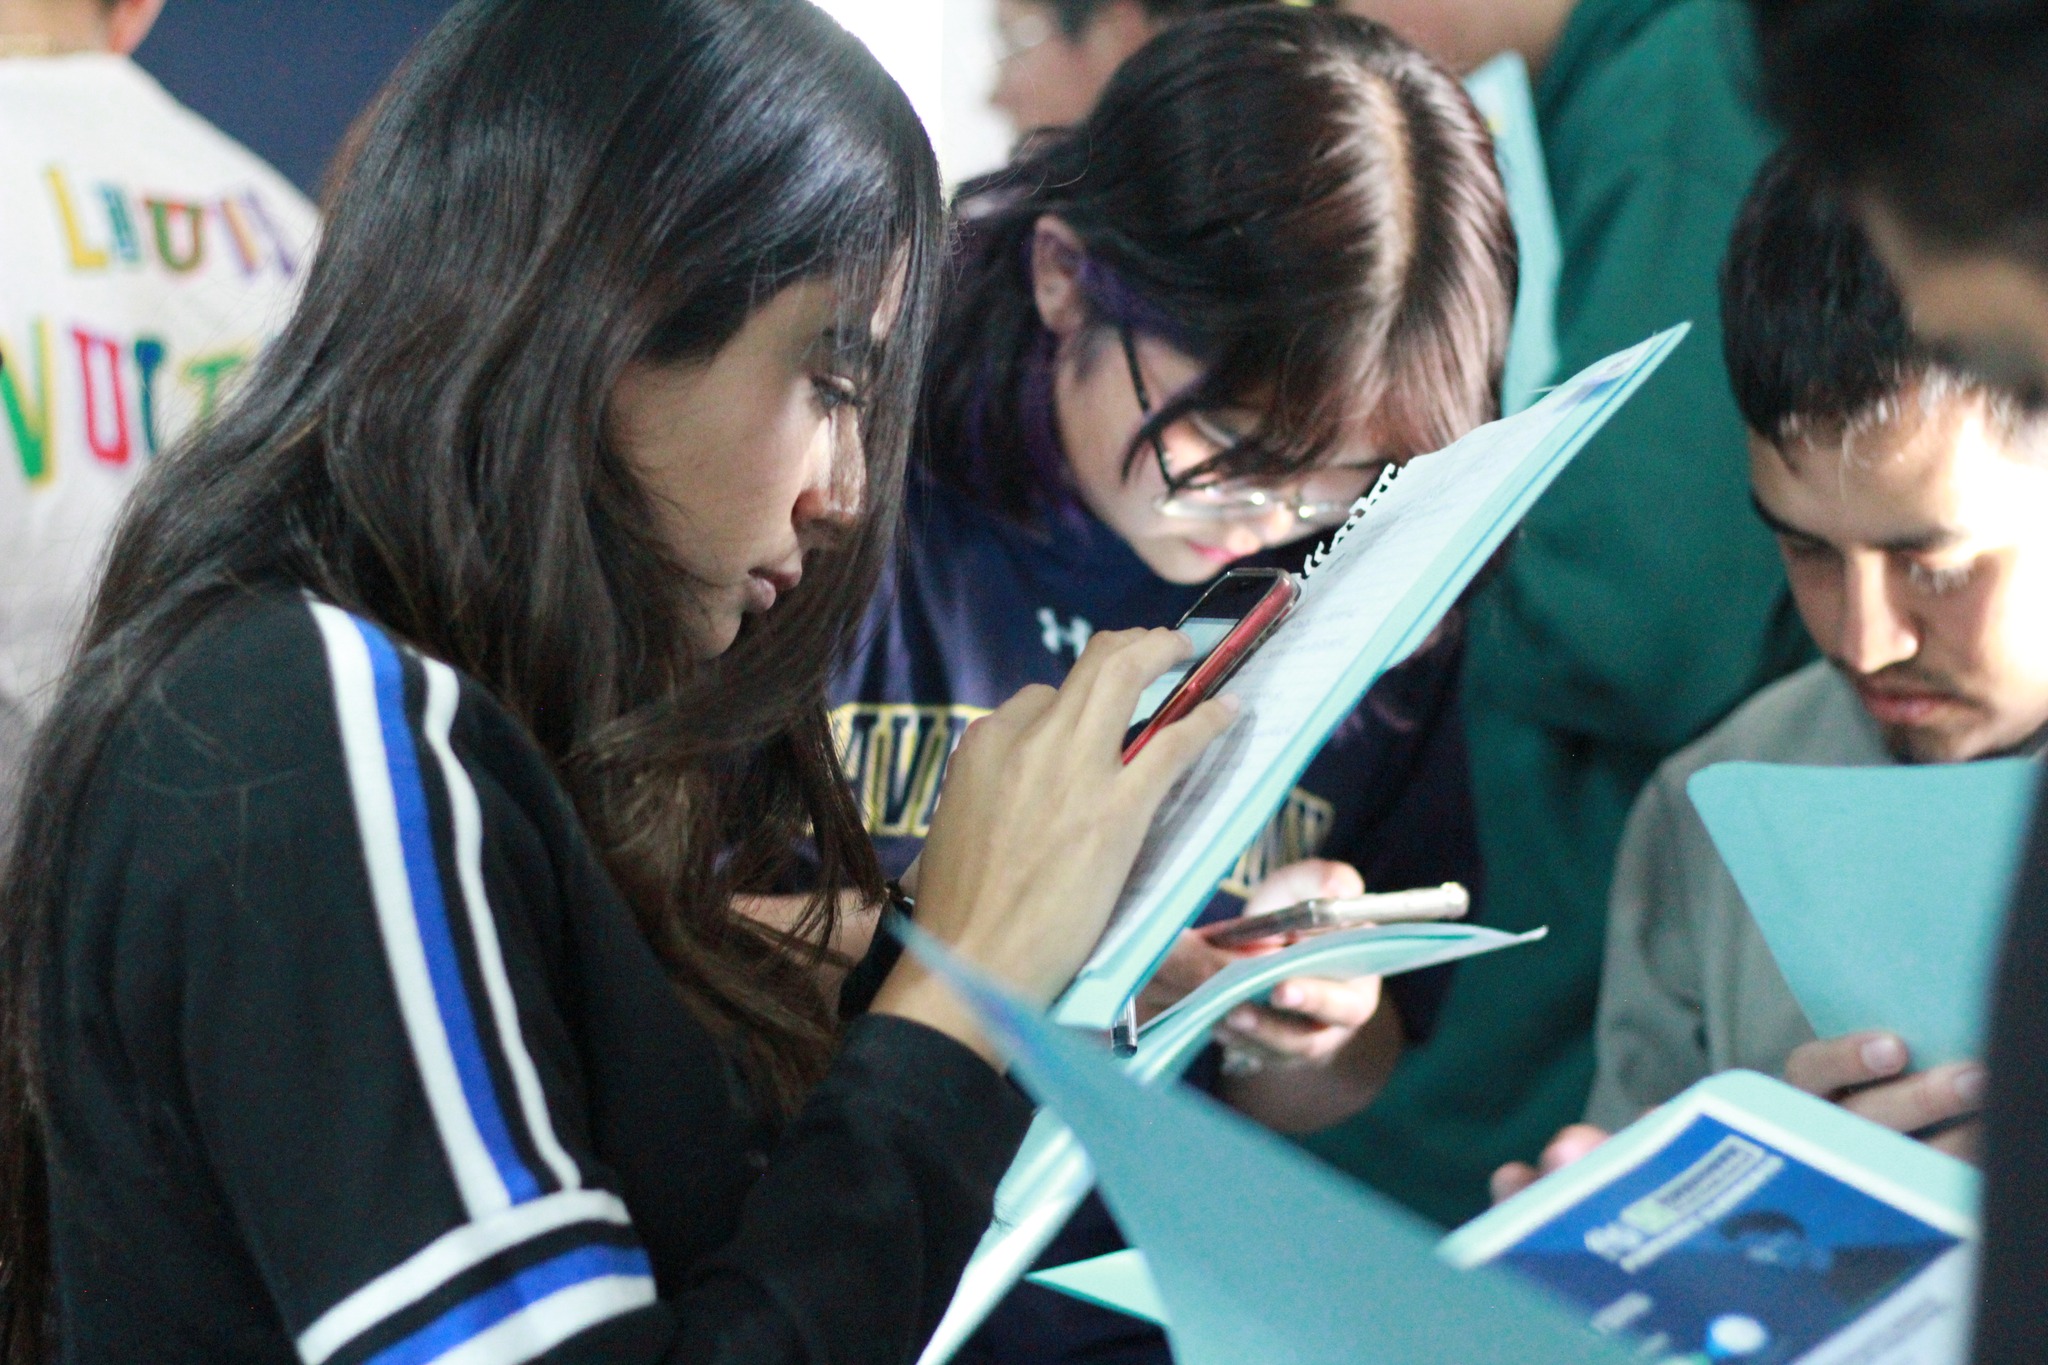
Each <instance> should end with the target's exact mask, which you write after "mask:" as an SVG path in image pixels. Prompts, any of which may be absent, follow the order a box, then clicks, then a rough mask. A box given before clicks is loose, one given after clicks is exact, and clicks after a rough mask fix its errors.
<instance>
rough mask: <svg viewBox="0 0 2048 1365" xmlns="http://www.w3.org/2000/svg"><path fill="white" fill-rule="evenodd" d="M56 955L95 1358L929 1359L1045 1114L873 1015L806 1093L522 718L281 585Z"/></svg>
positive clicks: (188, 677)
mask: <svg viewBox="0 0 2048 1365" xmlns="http://www.w3.org/2000/svg"><path fill="white" fill-rule="evenodd" d="M45 973H46V975H45V980H44V987H45V993H44V996H43V1004H42V1027H43V1030H44V1033H43V1048H44V1060H45V1066H46V1071H47V1076H48V1083H49V1131H48V1141H49V1168H50V1184H51V1196H50V1197H51V1211H52V1226H53V1238H54V1254H55V1258H56V1264H57V1273H58V1305H57V1309H58V1328H59V1332H60V1334H61V1339H62V1342H63V1352H64V1356H65V1358H66V1359H68V1360H76V1361H95V1362H97V1361H122V1362H129V1361H177V1362H184V1361H190V1362H207V1363H208V1365H220V1363H222V1362H243V1361H246V1362H273V1361H275V1362H286V1361H300V1362H305V1365H326V1363H327V1362H334V1365H356V1363H357V1362H376V1363H377V1365H415V1363H417V1365H424V1363H425V1362H429V1361H446V1362H450V1365H455V1363H456V1362H460V1363H461V1365H515V1363H516V1362H524V1361H548V1362H565V1363H566V1362H654V1361H692V1362H695V1361H719V1362H725V1361H732V1362H740V1361H747V1362H753V1361H777V1362H779V1361H826V1360H830V1361H833V1362H877V1365H879V1363H880V1362H900V1361H905V1360H908V1359H910V1358H911V1357H912V1356H913V1355H914V1354H915V1350H916V1347H917V1345H918V1343H919V1342H921V1341H922V1339H923V1338H924V1336H925V1335H926V1334H928V1332H929V1331H930V1329H931V1328H932V1326H933V1325H934V1324H935V1323H936V1321H937V1318H938V1315H939V1314H940V1313H941V1312H942V1311H943V1309H944V1306H945V1303H946V1300H947V1298H948V1296H949V1294H950V1292H951V1289H952V1286H953V1283H954V1280H955V1278H956V1277H957V1275H958V1272H959V1269H960V1267H961V1266H962V1265H963V1264H964V1263H965V1260H966V1258H967V1255H968V1253H969V1252H970V1251H971V1250H972V1248H973V1246H974V1243H975V1241H976V1239H977V1237H978V1236H979V1234H980V1233H981V1231H982V1229H983V1228H984V1227H985V1226H986V1223H987V1219H988V1216H989V1209H990V1199H991V1195H992V1192H993V1189H994V1185H995V1182H996V1180H997V1179H998V1178H999V1176H1000V1175H1001V1173H1002V1170H1003V1168H1004V1165H1005V1163H1006V1162H1007V1160H1008V1159H1009V1157H1010V1155H1011V1153H1012V1152H1013V1150H1014V1148H1015V1145H1016V1143H1017V1141H1018V1140H1019V1138H1020V1137H1021V1134H1022V1131H1023V1126H1024V1124H1025V1122H1026V1121H1027V1119H1028V1108H1027V1106H1025V1105H1024V1104H1023V1102H1022V1101H1021V1100H1020V1099H1019V1098H1018V1097H1017V1096H1016V1095H1015V1093H1014V1092H1013V1091H1012V1090H1011V1089H1010V1088H1009V1087H1008V1086H1007V1085H1006V1084H1005V1083H1004V1082H1003V1081H1001V1079H1000V1078H999V1077H997V1076H996V1074H995V1073H994V1072H993V1071H991V1070H990V1069H989V1068H988V1067H987V1066H986V1065H985V1064H984V1063H982V1062H981V1061H980V1060H979V1059H978V1058H976V1057H975V1056H974V1055H973V1054H972V1053H970V1052H968V1051H967V1050H966V1049H964V1048H962V1047H961V1046H959V1045H958V1044H956V1043H954V1042H953V1041H952V1040H950V1039H947V1038H945V1037H943V1036H941V1035H939V1034H937V1033H934V1032H932V1031H929V1030H926V1029H924V1028H921V1027H919V1026H918V1025H915V1024H911V1023H909V1022H907V1021H903V1020H896V1019H888V1018H880V1017H875V1018H868V1019H863V1020H860V1021H857V1022H855V1023H854V1024H852V1025H851V1026H850V1028H849V1030H848V1033H847V1037H846V1042H845V1046H844V1049H843V1051H842V1053H841V1055H840V1057H839V1059H838V1061H837V1062H836V1063H835V1065H834V1067H833V1069H832V1071H831V1073H830V1074H829V1076H828V1077H827V1079H826V1080H825V1081H824V1082H823V1083H822V1084H821V1085H820V1086H819V1088H818V1089H817V1091H816V1092H815V1093H814V1095H813V1096H812V1097H811V1099H810V1101H809V1103H808V1104H807V1106H806V1107H805V1108H804V1109H803V1111H802V1112H801V1113H800V1114H799V1115H798V1116H797V1117H796V1119H794V1120H793V1121H791V1122H790V1123H789V1124H787V1125H786V1126H783V1127H781V1128H780V1129H779V1131H778V1130H777V1129H776V1128H773V1127H771V1125H770V1124H768V1123H766V1122H764V1121H763V1120H762V1119H761V1118H759V1117H758V1116H757V1115H756V1114H755V1113H754V1111H753V1109H752V1107H751V1106H750V1105H749V1103H748V1102H747V1098H746V1094H745V1091H744V1088H743V1087H742V1086H741V1084H740V1083H739V1081H738V1079H737V1078H736V1076H735V1074H734V1072H733V1071H732V1069H731V1067H730V1066H729V1065H728V1063H727V1061H726V1059H725V1058H724V1056H723V1055H722V1053H721V1051H720V1049H719V1048H718V1046H717V1045H716V1044H715V1043H714V1041H713V1040H712V1038H711V1037H710V1035H709V1034H708V1033H707V1032H706V1031H705V1030H704V1029H703V1028H702V1027H700V1026H699V1025H698V1024H697V1023H696V1022H695V1020H694V1019H693V1018H692V1016H691V1015H690V1013H689V1012H688V1011H687V1009H686V1008H685V1007H684V1006H683V1004H682V1003H681V1001H680V999H679V998H678V996H677V994H676V992H675V990H674V989H673V987H672V986H671V984H670V982H669V981H668V979H667V978H666V976H665V975H664V974H663V971H662V969H661V967H660V966H659V964H658V963H657V961H656V959H655V957H654V955H653V953H652V951H651V950H650V949H649V948H648V946H647V944H646V942H645V941H644V939H643V938H642V937H641V935H640V933H639V931H638V929H637V927H636V926H635V924H634V921H633V918H632V915H631V913H630V912H629V911H628V909H627V908H626V906H625V904H624V902H623V901H622V900H621V899H620V897H619V895H618V893H617V892H616V890H615V889H614V888H613V886H612V885H611V883H610V882H609V880H608V879H607V877H606V875H605V873H604V871H603V870H602V868H601V866H600V865H599V862H598V860H597V858H596V856H595V854H594V852H593V850H592V848H591V846H590V844H589V843H588V841H587V839H586V838H585V836H584V834H583V832H582V830H581V827H580V826H579V824H578V822H577V820H576V818H575V815H574V812H573V811H572V810H571V808H570V806H569V803H568V801H567V798H566V796H565V795H564V793H563V791H562V789H561V788H560V786H559V785H558V784H557V783H556V782H555V781H554V779H553V777H552V775H551V774H550V772H549V770H548V768H547V766H546V764H545V763H544V761H543V760H542V758H541V757H540V755H539V753H538V752H537V750H536V749H535V747H534V746H533V744H532V742H531V741H530V739H529V738H528V737H527V736H526V734H525V732H524V731H523V730H522V729H521V728H520V727H519V725H518V724H517V723H516V722H515V721H513V720H512V719H511V718H510V717H509V716H508V715H507V714H506V713H505V712H504V711H503V710H502V709H501V708H500V707H498V706H497V705H496V704H495V703H494V702H493V701H492V699H491V698H490V697H489V696H488V695H487V694H486V693H485V692H484V691H483V690H482V689H481V688H479V687H477V686H476V685H475V684H473V683H471V682H469V681H467V680H465V679H462V678H460V677H458V676H457V675H456V674H455V673H454V672H453V670H451V669H449V668H448V667H447V666H446V665H443V664H440V663H437V662H435V661H432V660H426V659H422V658H421V657H420V656H418V655H417V654H414V653H412V652H411V651H408V650H405V649H403V648H401V647H398V646H396V645H395V644H394V643H393V642H392V640H391V639H390V638H389V637H388V636H386V635H385V634H384V633H383V632H381V631H379V630H378V629H376V628H375V627H374V626H371V625H369V624H368V623H365V622H363V621H360V620H357V619H355V618H352V617H349V616H347V615H345V614H343V613H341V612H339V611H337V610H334V609H333V608H329V607H325V606H319V605H312V604H308V603H306V602H303V601H301V600H298V599H296V598H291V597H285V596H274V597H267V598H261V599H257V600H254V601H250V602H247V603H244V604H241V605H237V606H235V607H231V608H228V609H225V610H224V611H222V612H221V613H220V614H219V615H218V616H217V617H216V618H215V619H214V620H213V621H212V622H210V623H209V624H208V625H207V626H206V627H204V628H203V629H202V630H201V631H199V632H198V633H197V634H195V636H194V637H193V638H192V639H191V640H190V641H188V642H187V644H186V645H185V646H184V647H183V648H182V649H181V650H180V651H179V653H178V654H177V655H175V656H174V657H173V659H172V661H171V662H170V664H169V665H167V666H166V667H165V668H164V669H163V670H162V673H161V674H160V676H159V677H157V678H155V679H153V680H151V681H150V682H149V683H148V684H147V685H146V686H145V687H144V688H143V689H142V690H141V692H140V694H139V696H138V699H137V700H136V701H135V702H134V704H133V705H132V707H131V708H130V711H129V713H128V714H127V715H126V716H125V717H124V719H123V721H122V723H121V724H120V726H119V728H118V729H117V731H116V733H115V736H114V738H113V740H112V742H111V744H110V745H109V747H108V748H107V750H106V752H105V753H104V755H103V757H102V759H101V761H100V762H99V764H98V766H97V769H96V775H95V777H94V780H93V783H92V787H91V790H90V794H89V805H88V814H87V818H86V820H85V822H84V825H83V832H82V837H81V839H80V841H79V844H78V846H77V851H76V856H75V859H74V861H73V863H72V864H71V878H70V886H69V894H68V896H67V900H66V906H65V911H64V914H63V916H62V919H61V922H60V923H59V924H58V926H57V929H56V934H55V940H54V943H53V950H52V952H51V954H50V956H49V958H48V961H47V964H46V968H45Z"/></svg>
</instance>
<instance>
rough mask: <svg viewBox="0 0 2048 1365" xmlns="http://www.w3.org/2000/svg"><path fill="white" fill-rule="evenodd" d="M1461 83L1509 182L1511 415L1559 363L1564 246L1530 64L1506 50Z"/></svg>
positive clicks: (1505, 408)
mask: <svg viewBox="0 0 2048 1365" xmlns="http://www.w3.org/2000/svg"><path fill="white" fill-rule="evenodd" d="M1465 89H1466V91H1467V92H1468V93H1469V94H1470V95H1471V96H1472V102H1473V103H1474V104H1476V105H1478V106H1479V113H1480V115H1481V117H1483V118H1484V119H1485V120H1486V126H1487V128H1488V129H1489V130H1490V131H1491V132H1492V133H1493V151H1494V161H1495V162H1496V163H1497V164H1498V165H1499V167H1500V178H1501V181H1502V183H1503V184H1505V185H1506V186H1507V191H1508V216H1509V217H1510V218H1512V219H1513V220H1514V224H1515V246H1516V250H1517V254H1518V255H1519V257H1520V260H1521V288H1520V292H1519V293H1518V294H1517V295H1516V298H1515V323H1514V331H1513V332H1512V333H1511V334H1510V335H1509V337H1508V361H1507V369H1506V370H1505V372H1504V373H1503V374H1502V376H1501V411H1502V412H1504V413H1509V414H1513V413H1517V412H1520V411H1521V410H1522V409H1523V408H1526V407H1528V406H1529V405H1530V404H1531V403H1533V402H1535V401H1536V396H1537V394H1539V393H1540V392H1541V391H1542V387H1543V385H1544V384H1546V383H1547V382H1549V379H1550V376H1551V374H1552V372H1553V371H1555V370H1556V369H1557V277H1558V274H1559V272H1560V271H1561V270H1562V268H1563V266H1564V247H1563V245H1562V242H1561V239H1560V238H1559V236H1558V231H1557V206H1556V205H1555V204H1554V203H1552V202H1551V198H1550V171H1549V168H1548V167H1547V166H1545V164H1544V160H1543V142H1542V138H1541V136H1540V134H1539V133H1538V131H1537V126H1536V99H1535V95H1534V92H1533V91H1531V89H1530V88H1529V67H1528V65H1527V64H1526V63H1525V62H1524V61H1523V60H1522V57H1521V54H1520V53H1516V52H1504V53H1502V54H1501V55H1500V56H1498V57H1495V58H1494V59H1493V60H1492V61H1490V62H1488V63H1486V64H1485V65H1484V66H1482V67H1480V68H1479V69H1478V70H1477V71H1474V72H1473V73H1472V74H1471V75H1469V76H1467V77H1466V78H1465Z"/></svg>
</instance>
